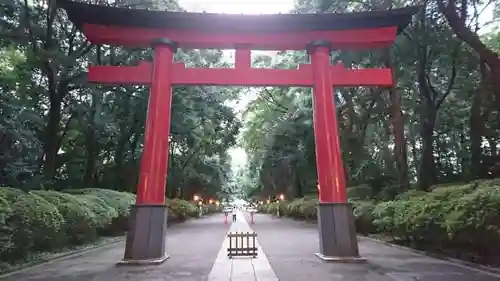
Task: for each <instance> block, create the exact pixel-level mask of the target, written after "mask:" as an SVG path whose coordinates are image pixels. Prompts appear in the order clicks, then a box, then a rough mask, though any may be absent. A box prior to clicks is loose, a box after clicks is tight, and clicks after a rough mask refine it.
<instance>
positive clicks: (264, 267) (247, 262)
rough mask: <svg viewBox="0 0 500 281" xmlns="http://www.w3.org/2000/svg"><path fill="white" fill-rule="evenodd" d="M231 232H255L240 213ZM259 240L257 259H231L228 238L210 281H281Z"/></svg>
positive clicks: (215, 263) (209, 278) (220, 252)
mask: <svg viewBox="0 0 500 281" xmlns="http://www.w3.org/2000/svg"><path fill="white" fill-rule="evenodd" d="M229 232H253V230H252V228H251V227H250V226H249V225H248V223H247V221H246V219H245V216H244V215H243V213H241V212H238V213H237V214H236V222H234V223H232V224H231V228H230V229H229ZM258 240H259V238H258V237H257V240H256V243H255V244H256V247H257V249H258V255H257V258H247V257H236V258H233V259H229V258H228V257H227V248H228V247H229V238H226V239H225V240H224V242H223V243H222V247H221V249H220V251H219V254H218V255H217V259H216V260H215V262H214V266H213V268H212V270H211V272H210V275H209V277H208V281H279V280H278V278H277V277H276V274H274V271H273V269H272V268H271V265H270V264H269V261H268V260H267V257H266V254H265V253H264V251H262V247H261V246H260V244H259V242H258Z"/></svg>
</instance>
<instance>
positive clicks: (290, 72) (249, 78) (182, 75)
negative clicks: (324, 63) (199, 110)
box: [88, 60, 392, 87]
mask: <svg viewBox="0 0 500 281" xmlns="http://www.w3.org/2000/svg"><path fill="white" fill-rule="evenodd" d="M248 62H249V60H248ZM242 63H244V62H242ZM173 68H174V71H173V73H172V74H171V75H172V78H171V79H172V80H171V81H172V85H230V86H231V85H233V86H280V87H284V86H300V87H311V86H312V85H313V77H312V67H311V65H310V64H302V65H300V67H299V69H298V70H295V69H263V68H248V67H244V68H236V69H234V68H218V69H217V68H215V69H214V68H186V67H185V66H184V64H182V63H176V64H174V65H173ZM151 69H152V64H151V63H147V62H143V63H141V64H140V65H139V66H91V67H90V68H89V74H88V79H89V81H90V82H94V83H102V84H130V85H137V84H139V85H147V84H150V83H151V71H152V70H151ZM330 75H331V78H330V81H331V83H332V86H336V87H357V86H366V87H376V86H378V87H389V86H391V85H392V74H391V69H389V68H368V69H345V68H344V67H343V66H342V65H334V66H331V67H330Z"/></svg>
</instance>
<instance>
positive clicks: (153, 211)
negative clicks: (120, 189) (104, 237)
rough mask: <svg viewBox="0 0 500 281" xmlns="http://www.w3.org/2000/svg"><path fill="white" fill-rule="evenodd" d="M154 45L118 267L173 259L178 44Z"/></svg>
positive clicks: (159, 42)
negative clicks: (169, 186)
mask: <svg viewBox="0 0 500 281" xmlns="http://www.w3.org/2000/svg"><path fill="white" fill-rule="evenodd" d="M152 46H153V49H154V61H153V69H152V75H151V90H150V94H149V103H148V112H147V119H146V130H145V133H144V152H143V154H142V158H141V165H140V173H139V184H138V186H137V199H136V204H134V205H132V208H131V211H130V218H129V220H130V221H129V225H130V228H129V232H128V233H127V241H126V246H125V255H124V258H123V260H121V261H119V262H118V263H117V264H118V265H120V264H160V263H162V262H164V261H165V260H166V259H168V257H169V256H168V255H167V254H166V252H165V240H166V236H167V216H168V208H167V206H166V205H165V189H166V180H167V179H166V174H167V163H168V151H169V150H168V146H169V143H168V139H169V137H168V136H169V133H170V109H171V104H172V83H171V77H172V74H171V72H172V64H173V57H174V52H175V50H176V45H175V43H174V42H172V41H170V40H169V39H157V40H154V41H153V42H152Z"/></svg>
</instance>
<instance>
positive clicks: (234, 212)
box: [233, 208, 237, 222]
mask: <svg viewBox="0 0 500 281" xmlns="http://www.w3.org/2000/svg"><path fill="white" fill-rule="evenodd" d="M236 212H237V210H236V208H233V222H236Z"/></svg>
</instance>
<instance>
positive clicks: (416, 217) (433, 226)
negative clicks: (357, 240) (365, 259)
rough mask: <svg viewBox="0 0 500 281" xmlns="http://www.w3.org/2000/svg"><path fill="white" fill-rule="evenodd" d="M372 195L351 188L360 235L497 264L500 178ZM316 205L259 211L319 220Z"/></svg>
mask: <svg viewBox="0 0 500 281" xmlns="http://www.w3.org/2000/svg"><path fill="white" fill-rule="evenodd" d="M370 192H371V191H370V188H369V187H367V186H364V185H362V186H357V187H351V188H349V194H350V195H351V196H352V197H350V202H351V203H352V205H353V213H354V216H355V218H356V221H355V223H356V229H357V231H358V232H359V233H362V234H365V235H366V234H370V233H381V234H384V235H388V236H390V237H392V238H393V240H396V241H399V242H401V243H405V244H406V245H410V246H413V247H417V248H422V249H430V250H438V251H442V252H443V251H445V252H447V253H448V252H451V253H453V254H455V253H457V255H458V253H461V254H464V253H465V254H467V256H468V259H473V260H474V261H480V262H488V261H489V262H491V261H492V260H496V261H498V257H496V253H498V252H499V251H500V180H481V181H475V182H471V183H467V184H465V183H464V184H455V185H450V184H447V185H437V186H434V187H433V188H432V189H431V190H430V191H429V192H424V191H420V190H409V191H407V192H405V193H402V194H399V195H397V196H396V197H395V199H394V200H390V201H379V202H376V201H374V200H371V199H370V197H369V195H370V194H371V193H370ZM316 204H317V199H316V198H314V197H304V198H300V199H296V200H293V201H289V202H280V203H271V204H265V205H261V206H259V211H260V212H263V213H270V214H274V215H276V214H277V213H278V210H279V211H280V214H281V215H284V216H288V217H293V218H297V219H316ZM471 256H472V257H473V258H470V257H471ZM458 257H462V258H463V256H460V255H458Z"/></svg>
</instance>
